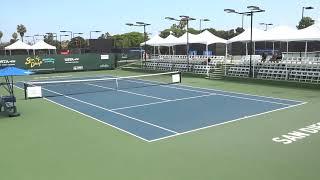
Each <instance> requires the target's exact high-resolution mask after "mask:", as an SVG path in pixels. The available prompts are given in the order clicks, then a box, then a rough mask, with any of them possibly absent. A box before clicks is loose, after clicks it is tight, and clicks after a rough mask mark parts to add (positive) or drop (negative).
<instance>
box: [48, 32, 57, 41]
mask: <svg viewBox="0 0 320 180" xmlns="http://www.w3.org/2000/svg"><path fill="white" fill-rule="evenodd" d="M46 34H47V35H49V34H52V35H53V34H54V36H53V37H56V41H58V34H57V33H53V32H47V33H46Z"/></svg>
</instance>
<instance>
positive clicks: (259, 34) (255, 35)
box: [228, 28, 267, 43]
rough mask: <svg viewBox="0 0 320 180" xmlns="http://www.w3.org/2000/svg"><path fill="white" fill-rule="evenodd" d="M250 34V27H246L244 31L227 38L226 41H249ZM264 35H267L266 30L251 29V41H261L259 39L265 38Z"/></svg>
mask: <svg viewBox="0 0 320 180" xmlns="http://www.w3.org/2000/svg"><path fill="white" fill-rule="evenodd" d="M250 36H251V30H250V28H248V29H246V30H245V31H244V32H242V33H241V34H239V35H238V36H235V37H233V38H231V39H229V40H228V43H233V42H248V41H250ZM266 36H267V33H266V31H262V30H260V29H257V28H253V29H252V41H261V40H263V39H265V37H266Z"/></svg>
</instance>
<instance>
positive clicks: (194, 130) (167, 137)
mask: <svg viewBox="0 0 320 180" xmlns="http://www.w3.org/2000/svg"><path fill="white" fill-rule="evenodd" d="M304 104H307V102H303V103H300V104H296V105H291V106H288V107H283V108H280V109H275V110H271V111H267V112H263V113H259V114H254V115H250V116H245V117H242V118H238V119H234V120H230V121H226V122H223V123H219V124H213V125H210V126H206V127H202V128H198V129H193V130H190V131H185V132H181V133H179V134H174V135H171V136H166V137H162V138H158V139H153V140H150V141H149V142H155V141H159V140H164V139H169V138H173V137H177V136H180V135H184V134H189V133H193V132H197V131H200V130H204V129H208V128H211V127H216V126H220V125H224V124H228V123H233V122H236V121H240V120H244V119H249V118H252V117H256V116H260V115H264V114H268V113H272V112H276V111H281V110H285V109H289V108H293V107H296V106H301V105H304Z"/></svg>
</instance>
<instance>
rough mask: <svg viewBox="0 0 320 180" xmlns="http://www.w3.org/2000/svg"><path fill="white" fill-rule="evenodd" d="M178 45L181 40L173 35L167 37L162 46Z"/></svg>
mask: <svg viewBox="0 0 320 180" xmlns="http://www.w3.org/2000/svg"><path fill="white" fill-rule="evenodd" d="M178 44H179V39H178V38H177V37H175V36H173V35H172V34H170V35H169V36H168V37H166V38H165V39H164V40H163V43H162V44H161V46H174V45H178Z"/></svg>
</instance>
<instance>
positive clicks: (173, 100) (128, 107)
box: [111, 93, 216, 111]
mask: <svg viewBox="0 0 320 180" xmlns="http://www.w3.org/2000/svg"><path fill="white" fill-rule="evenodd" d="M213 95H216V94H215V93H211V94H206V95H201V96H193V97H187V98H181V99H172V100H166V101H160V102H154V103H147V104H140V105H133V106H127V107H121V108H115V109H111V110H113V111H117V110H122V109H130V108H135V107H143V106H150V105H154V104H162V103H167V102H175V101H183V100H188V99H196V98H202V97H208V96H213Z"/></svg>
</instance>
